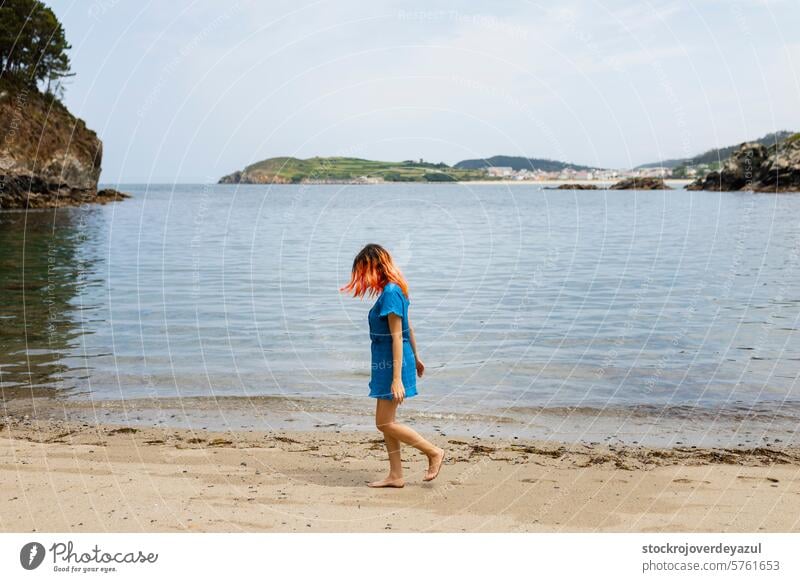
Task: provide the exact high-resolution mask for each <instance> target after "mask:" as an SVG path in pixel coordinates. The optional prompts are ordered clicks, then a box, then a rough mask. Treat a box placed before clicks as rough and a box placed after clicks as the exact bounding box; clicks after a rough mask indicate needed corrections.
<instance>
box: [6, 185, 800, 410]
mask: <svg viewBox="0 0 800 582" xmlns="http://www.w3.org/2000/svg"><path fill="white" fill-rule="evenodd" d="M122 189H124V190H125V191H128V192H131V193H132V194H133V195H134V198H133V199H131V200H128V201H125V202H122V203H118V204H114V205H109V206H104V207H100V206H98V207H92V208H86V209H62V210H58V211H39V212H28V213H20V212H10V213H0V249H2V256H1V257H0V306H2V307H1V309H2V311H0V317H1V318H2V320H1V322H0V323H2V325H1V326H0V385H1V386H2V388H3V392H4V395H5V398H6V399H11V398H14V397H16V396H20V395H29V394H31V391H33V393H34V394H41V395H47V394H54V393H58V394H59V395H61V396H66V397H70V398H89V397H91V398H92V399H95V400H97V399H101V400H114V399H122V398H124V399H129V398H139V397H154V396H155V397H176V396H177V397H185V396H217V397H222V396H255V395H290V396H309V395H313V396H321V397H329V398H332V399H341V398H342V397H358V398H366V394H367V391H368V389H367V386H366V384H367V381H368V374H369V360H368V358H369V345H368V335H367V319H366V315H367V310H368V309H369V306H370V304H369V302H367V301H358V300H354V299H350V298H348V297H345V296H342V295H340V294H339V293H338V290H337V289H338V287H339V286H340V285H341V284H343V283H344V282H345V281H346V280H347V275H348V272H349V267H350V263H351V260H352V257H353V255H354V254H355V252H356V251H357V250H358V249H359V248H360V247H361V246H362V245H363V244H364V243H367V242H380V243H382V244H384V245H385V246H387V247H388V248H389V249H390V250H391V251H393V253H394V255H395V257H396V259H397V261H398V262H399V263H400V265H401V267H402V268H403V270H404V271H405V273H406V275H407V276H408V278H409V281H410V283H411V318H412V322H413V323H414V326H415V329H416V331H417V337H418V341H419V344H420V349H421V354H422V357H423V360H424V361H425V362H426V364H427V366H428V375H427V376H426V378H425V379H424V381H422V382H421V383H420V385H419V387H420V393H421V398H420V399H417V403H415V406H424V407H425V408H426V409H428V410H434V411H435V410H440V411H452V410H456V411H473V412H487V411H505V410H508V409H509V407H510V408H511V409H513V410H515V411H517V412H518V413H521V414H523V415H524V413H525V411H526V410H538V409H540V408H541V407H544V408H554V409H555V408H559V407H565V406H567V407H570V406H576V407H585V408H589V409H591V408H598V409H600V408H605V409H620V408H621V409H625V408H626V407H644V409H646V408H648V407H651V408H652V409H653V410H656V411H659V410H663V409H665V407H666V408H669V409H670V410H676V411H684V412H686V411H689V413H694V412H697V413H698V414H699V413H702V412H712V413H717V412H723V413H726V414H727V413H730V414H740V413H741V414H745V413H755V414H773V413H774V412H775V411H777V410H780V413H781V414H782V415H786V417H788V418H794V419H798V418H800V414H797V411H799V410H800V405H798V403H800V386H798V380H797V379H798V372H799V371H800V334H798V325H800V321H798V320H799V319H800V267H798V252H799V250H800V196H792V195H782V196H773V195H753V194H747V193H708V192H695V193H690V192H684V191H671V192H667V193H664V192H602V191H601V192H591V191H585V192H569V191H548V190H541V189H539V188H538V187H537V186H532V185H515V186H510V187H508V186H485V185H484V186H467V185H443V186H433V185H424V186H414V185H387V186H311V187H302V186H297V187H295V186H280V187H267V186H246V187H232V186H186V185H181V186H161V185H151V186H127V187H124V188H122ZM331 402H333V400H331Z"/></svg>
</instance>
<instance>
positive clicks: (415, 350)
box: [408, 323, 425, 378]
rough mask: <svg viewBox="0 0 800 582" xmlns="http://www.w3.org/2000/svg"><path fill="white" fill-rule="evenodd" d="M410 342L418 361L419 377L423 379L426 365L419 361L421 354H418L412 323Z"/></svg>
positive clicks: (409, 333)
mask: <svg viewBox="0 0 800 582" xmlns="http://www.w3.org/2000/svg"><path fill="white" fill-rule="evenodd" d="M408 342H409V343H410V344H411V349H412V350H414V359H415V360H416V361H417V376H419V377H420V378H422V375H423V374H424V373H425V364H423V363H422V360H420V359H419V354H418V353H417V338H415V337H414V328H413V327H411V324H410V323H409V324H408Z"/></svg>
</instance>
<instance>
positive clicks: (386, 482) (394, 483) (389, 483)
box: [367, 477, 406, 489]
mask: <svg viewBox="0 0 800 582" xmlns="http://www.w3.org/2000/svg"><path fill="white" fill-rule="evenodd" d="M405 484H406V483H405V481H403V478H402V477H386V479H381V480H380V481H373V482H372V483H367V486H368V487H397V488H398V489H399V488H400V487H403V486H404V485H405Z"/></svg>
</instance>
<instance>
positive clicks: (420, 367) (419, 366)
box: [417, 359, 425, 378]
mask: <svg viewBox="0 0 800 582" xmlns="http://www.w3.org/2000/svg"><path fill="white" fill-rule="evenodd" d="M424 373H425V364H423V363H422V360H420V359H417V376H418V377H419V378H422V375H423V374H424Z"/></svg>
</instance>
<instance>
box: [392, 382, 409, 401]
mask: <svg viewBox="0 0 800 582" xmlns="http://www.w3.org/2000/svg"><path fill="white" fill-rule="evenodd" d="M405 397H406V388H405V386H403V381H402V380H400V379H399V378H395V379H394V380H392V399H393V400H396V401H397V404H398V405H399V404H402V403H403V400H405Z"/></svg>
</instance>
